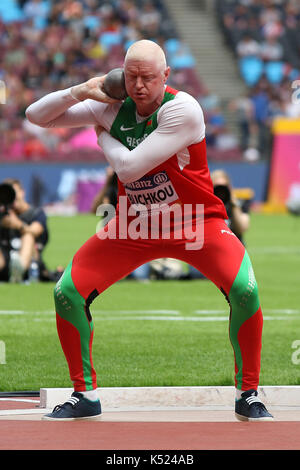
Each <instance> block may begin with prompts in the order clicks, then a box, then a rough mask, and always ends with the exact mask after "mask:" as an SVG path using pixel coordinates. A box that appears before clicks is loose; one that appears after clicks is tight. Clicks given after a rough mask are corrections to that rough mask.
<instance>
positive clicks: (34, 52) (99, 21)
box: [0, 0, 204, 162]
mask: <svg viewBox="0 0 300 470" xmlns="http://www.w3.org/2000/svg"><path fill="white" fill-rule="evenodd" d="M141 37H146V38H149V39H153V40H155V41H158V42H159V43H160V44H161V45H162V46H163V47H164V48H165V51H166V55H167V59H168V62H169V63H170V65H171V66H172V68H173V75H174V79H173V81H171V82H170V85H171V86H174V87H180V88H181V89H184V90H185V91H188V92H190V93H192V94H193V95H194V96H195V97H196V98H199V97H201V96H202V94H203V93H204V87H203V84H202V83H201V80H200V79H199V78H198V76H197V73H196V70H195V61H194V58H193V56H192V54H191V52H190V50H189V49H188V46H187V45H186V44H184V43H183V42H182V41H181V39H180V38H179V37H178V34H177V32H176V28H175V27H174V24H173V23H172V21H171V19H170V16H169V13H168V11H167V9H166V7H165V5H164V3H163V2H162V1H161V0H152V1H147V2H145V1H142V0H135V1H129V2H124V4H123V3H122V2H120V3H119V2H114V1H111V0H108V1H106V2H104V1H101V0H90V1H89V2H85V1H72V0H68V1H67V0H62V1H60V2H50V1H49V0H39V1H32V0H19V1H18V0H7V1H6V2H1V3H0V39H1V45H2V50H1V52H0V80H2V82H1V83H5V84H6V95H7V98H6V104H5V105H3V106H1V107H0V128H1V131H2V132H1V133H0V148H1V150H0V162H1V161H2V162H4V161H48V160H51V161H63V160H67V161H80V160H82V159H83V153H84V160H85V161H104V155H103V154H102V153H101V151H100V149H99V148H96V147H95V146H92V147H91V146H90V145H85V144H84V143H83V144H82V145H81V146H80V145H79V144H78V142H79V139H77V140H76V139H74V134H75V135H76V133H80V132H81V131H82V129H79V130H75V131H74V130H53V129H52V130H45V129H39V128H37V126H33V125H29V124H28V122H27V121H26V119H25V115H24V111H25V109H26V107H27V106H28V105H29V104H30V103H31V102H33V101H35V100H37V99H39V98H40V97H41V96H43V95H45V94H46V93H49V92H50V91H54V90H56V89H61V88H67V87H68V86H71V85H72V84H73V83H80V82H82V81H84V80H86V79H88V78H89V77H90V76H93V75H98V74H101V73H106V72H107V71H109V70H111V69H112V68H115V67H120V66H122V63H123V57H124V52H125V51H126V50H127V48H128V47H129V45H130V44H131V43H132V42H133V41H135V40H137V39H139V38H141ZM81 141H82V142H83V139H82V140H81ZM74 142H77V143H76V146H75V145H74Z"/></svg>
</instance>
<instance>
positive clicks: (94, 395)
mask: <svg viewBox="0 0 300 470" xmlns="http://www.w3.org/2000/svg"><path fill="white" fill-rule="evenodd" d="M80 393H82V395H83V396H84V397H85V398H87V399H88V400H91V401H97V400H99V396H98V392H97V390H88V391H87V392H80Z"/></svg>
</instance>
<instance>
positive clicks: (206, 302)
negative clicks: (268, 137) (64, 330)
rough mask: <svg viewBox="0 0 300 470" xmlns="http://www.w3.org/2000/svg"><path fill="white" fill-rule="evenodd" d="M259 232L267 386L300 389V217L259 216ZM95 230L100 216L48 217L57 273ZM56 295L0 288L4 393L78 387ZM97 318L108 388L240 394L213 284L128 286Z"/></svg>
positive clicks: (102, 379)
mask: <svg viewBox="0 0 300 470" xmlns="http://www.w3.org/2000/svg"><path fill="white" fill-rule="evenodd" d="M251 223H252V226H251V230H250V231H249V233H248V235H247V238H246V242H247V248H248V251H249V254H250V256H251V259H252V262H253V266H254V270H255V274H256V278H257V281H258V284H259V292H260V299H261V303H262V307H263V311H264V316H265V322H264V333H263V349H262V373H261V385H279V384H281V385H283V384H284V385H295V384H296V385H299V384H300V364H294V363H293V361H292V354H293V352H294V351H295V350H294V349H293V348H292V344H293V342H294V341H295V340H300V313H299V312H300V302H299V300H300V289H299V286H300V282H299V281H300V269H299V266H300V243H299V240H300V218H296V217H292V216H289V215H262V214H253V215H252V219H251ZM96 225H97V218H96V217H94V216H92V215H82V216H76V217H66V218H63V217H51V218H49V226H50V232H51V239H50V244H49V246H48V248H47V251H46V254H45V257H46V261H47V263H48V265H49V266H50V267H51V268H54V267H55V266H57V265H59V264H62V265H64V266H65V265H66V264H67V263H68V262H69V261H70V259H71V257H72V255H73V254H74V252H75V251H76V250H77V249H78V248H79V247H80V246H81V245H82V243H83V242H84V241H85V240H86V239H87V238H88V237H89V236H90V235H92V234H93V233H95V229H96ZM53 288H54V284H52V283H50V284H41V283H39V284H32V285H8V284H0V299H1V304H0V341H2V342H3V343H4V344H5V364H1V363H0V391H13V390H39V389H40V388H41V387H70V386H71V383H70V380H69V375H68V369H67V365H66V361H65V358H64V356H63V353H62V351H61V347H60V343H59V340H58V337H57V332H56V324H55V316H54V308H53V306H54V304H53ZM91 311H92V314H93V319H94V323H95V339H94V348H93V353H94V354H93V357H94V365H95V368H96V371H97V373H98V381H99V386H104V387H108V386H113V387H114V386H163V385H165V386H183V385H186V386H195V385H233V353H232V349H231V345H230V342H229V337H228V319H227V317H228V305H227V303H226V301H225V299H224V297H223V296H222V294H220V292H219V291H218V290H217V289H216V287H215V286H214V285H213V284H212V283H211V282H210V281H207V280H199V281H151V282H149V283H147V284H143V283H138V282H135V281H127V280H122V281H120V282H118V283H116V284H115V285H114V286H112V287H110V288H109V289H108V290H107V291H105V292H104V293H103V294H101V295H100V296H99V297H98V298H97V299H96V300H95V301H94V303H93V304H92V308H91ZM199 311H201V312H199ZM205 311H207V313H205ZM3 343H2V344H3ZM2 359H3V357H2ZM0 362H1V361H0ZM2 362H3V360H2Z"/></svg>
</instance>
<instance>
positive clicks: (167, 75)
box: [164, 67, 171, 83]
mask: <svg viewBox="0 0 300 470" xmlns="http://www.w3.org/2000/svg"><path fill="white" fill-rule="evenodd" d="M170 72H171V67H167V68H166V70H165V71H164V83H166V81H167V80H168V78H169V75H170Z"/></svg>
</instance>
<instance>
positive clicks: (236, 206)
mask: <svg viewBox="0 0 300 470" xmlns="http://www.w3.org/2000/svg"><path fill="white" fill-rule="evenodd" d="M211 179H212V182H213V186H214V193H215V195H216V196H218V197H219V198H220V199H221V200H222V201H223V203H224V205H225V208H226V211H227V215H228V219H227V225H228V227H229V228H230V230H232V232H233V233H234V234H235V235H236V236H237V237H238V239H239V240H241V242H242V243H244V239H243V238H244V237H243V235H244V233H245V232H246V231H247V230H248V229H249V227H250V215H249V209H250V203H251V200H249V199H245V200H239V199H236V198H235V196H234V192H233V188H232V186H231V182H230V178H229V176H228V174H227V173H226V172H225V171H224V170H221V169H220V170H215V171H213V172H212V173H211Z"/></svg>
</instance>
